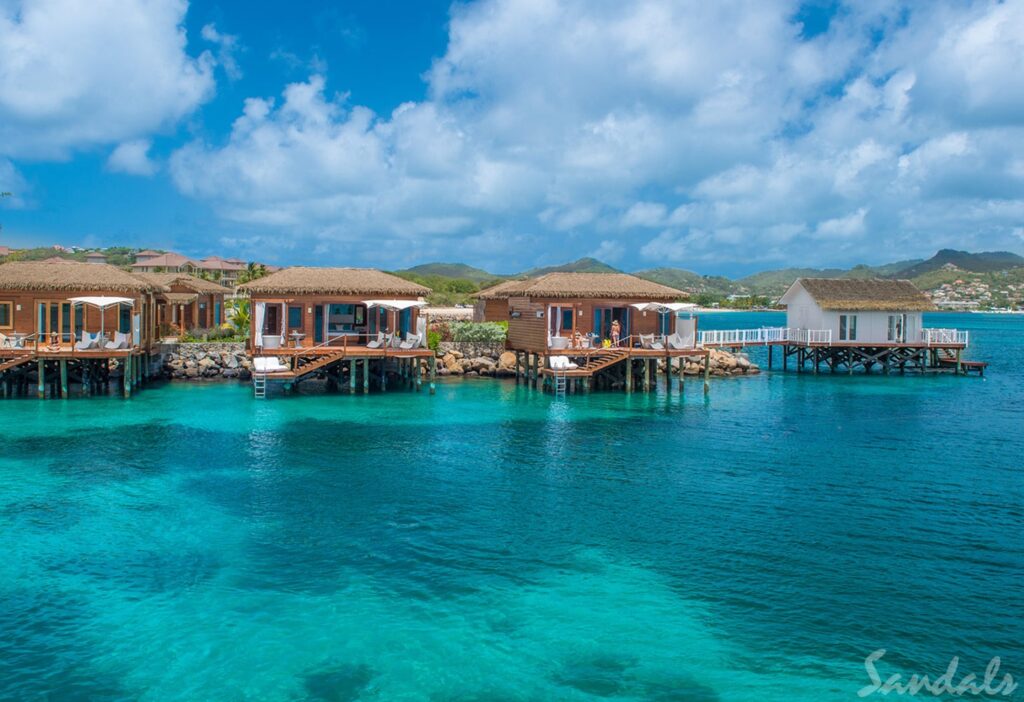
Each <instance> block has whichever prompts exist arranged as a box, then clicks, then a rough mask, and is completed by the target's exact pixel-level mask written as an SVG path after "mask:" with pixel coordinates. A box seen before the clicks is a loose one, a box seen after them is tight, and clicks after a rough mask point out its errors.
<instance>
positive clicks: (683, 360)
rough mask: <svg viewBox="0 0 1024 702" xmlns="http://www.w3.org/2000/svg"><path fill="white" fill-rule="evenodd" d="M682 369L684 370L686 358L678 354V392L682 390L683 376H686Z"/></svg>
mask: <svg viewBox="0 0 1024 702" xmlns="http://www.w3.org/2000/svg"><path fill="white" fill-rule="evenodd" d="M684 370H686V358H685V357H683V356H680V357H679V393H680V394H682V392H683V378H685V377H686V375H685V374H684V373H683V371H684Z"/></svg>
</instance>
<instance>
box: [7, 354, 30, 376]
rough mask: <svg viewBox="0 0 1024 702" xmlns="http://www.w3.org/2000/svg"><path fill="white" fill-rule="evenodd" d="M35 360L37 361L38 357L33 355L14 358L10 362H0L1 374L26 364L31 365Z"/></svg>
mask: <svg viewBox="0 0 1024 702" xmlns="http://www.w3.org/2000/svg"><path fill="white" fill-rule="evenodd" d="M34 360H36V357H35V356H34V355H33V356H19V357H18V358H12V359H11V360H9V361H3V362H0V373H3V372H4V371H8V370H11V369H13V368H17V367H18V366H23V365H25V364H26V363H30V362H31V361H34Z"/></svg>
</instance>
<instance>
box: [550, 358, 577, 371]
mask: <svg viewBox="0 0 1024 702" xmlns="http://www.w3.org/2000/svg"><path fill="white" fill-rule="evenodd" d="M577 368H579V366H578V365H576V364H575V363H573V362H572V361H570V360H569V357H568V356H552V357H551V370H556V371H567V370H576V369H577Z"/></svg>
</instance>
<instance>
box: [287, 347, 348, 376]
mask: <svg viewBox="0 0 1024 702" xmlns="http://www.w3.org/2000/svg"><path fill="white" fill-rule="evenodd" d="M345 356H346V352H345V351H339V352H338V353H332V354H331V355H329V356H321V357H320V358H318V359H316V360H315V361H310V362H309V363H305V364H303V365H300V366H299V367H298V368H296V369H295V377H296V379H298V378H301V377H302V376H304V375H309V374H310V373H312V372H313V371H316V370H319V369H321V368H324V367H325V366H329V365H331V364H332V363H335V362H336V361H340V360H341V359H343V358H345Z"/></svg>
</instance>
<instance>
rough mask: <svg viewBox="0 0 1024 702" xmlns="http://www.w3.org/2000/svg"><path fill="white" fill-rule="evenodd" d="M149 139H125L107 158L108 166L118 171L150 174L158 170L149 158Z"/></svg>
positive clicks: (143, 174) (132, 173)
mask: <svg viewBox="0 0 1024 702" xmlns="http://www.w3.org/2000/svg"><path fill="white" fill-rule="evenodd" d="M150 146H152V144H151V142H150V141H149V140H148V139H136V140H135V141H125V142H122V143H120V144H118V145H117V148H116V149H114V150H113V151H112V152H111V154H110V156H109V157H108V158H107V168H108V169H109V170H111V171H114V172H116V173H129V174H131V175H141V176H149V175H153V174H154V173H156V171H157V165H156V163H155V162H153V161H152V160H151V159H150V158H149V148H150Z"/></svg>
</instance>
